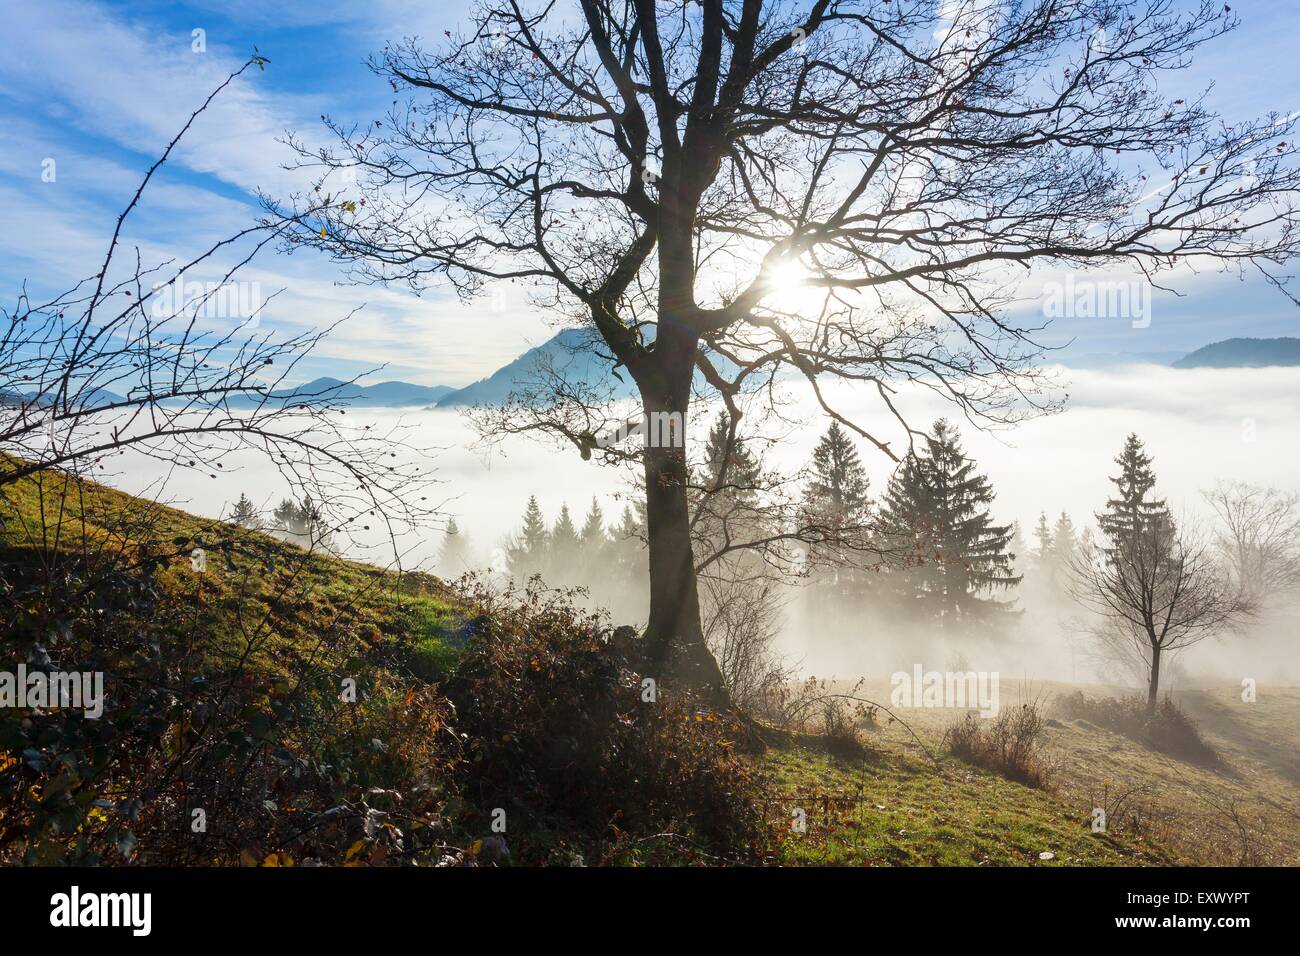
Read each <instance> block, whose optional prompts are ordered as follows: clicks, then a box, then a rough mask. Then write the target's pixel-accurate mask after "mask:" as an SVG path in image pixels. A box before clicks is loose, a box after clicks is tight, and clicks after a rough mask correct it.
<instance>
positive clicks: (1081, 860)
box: [764, 747, 1177, 866]
mask: <svg viewBox="0 0 1300 956" xmlns="http://www.w3.org/2000/svg"><path fill="white" fill-rule="evenodd" d="M940 763H941V766H940V767H939V768H936V767H935V766H934V765H933V764H932V763H931V762H930V761H929V760H928V759H926V758H925V757H924V756H922V755H919V754H915V753H908V752H906V751H904V750H903V749H899V748H894V747H887V748H884V749H873V750H872V751H870V752H868V754H867V755H866V756H865V757H864V758H863V759H861V760H853V761H849V760H845V759H843V758H837V757H831V756H827V755H822V754H816V753H813V752H810V751H808V750H806V749H791V750H773V751H771V752H770V753H769V754H768V755H767V756H766V757H765V758H764V765H765V767H766V769H767V770H768V772H769V773H770V774H771V777H772V788H773V791H774V796H775V799H774V800H773V806H772V816H773V820H774V824H775V825H778V826H780V827H781V828H782V829H783V830H784V831H785V832H784V833H783V834H782V836H781V842H780V850H779V856H778V859H779V862H781V863H783V864H787V865H819V866H846V865H847V866H1137V865H1152V864H1164V863H1172V862H1177V859H1176V858H1175V857H1174V856H1172V855H1171V854H1170V853H1169V852H1168V851H1165V850H1163V849H1162V848H1160V847H1159V846H1157V845H1154V844H1152V843H1151V842H1149V841H1146V840H1142V839H1132V838H1127V837H1118V836H1114V835H1110V834H1094V833H1092V832H1091V829H1090V827H1089V821H1088V819H1087V817H1086V816H1085V815H1084V814H1082V813H1079V812H1077V811H1075V810H1073V809H1072V808H1071V807H1069V806H1068V805H1066V804H1064V803H1062V802H1061V801H1060V800H1058V799H1056V798H1055V797H1054V796H1053V795H1051V794H1049V793H1044V792H1042V791H1039V790H1033V789H1030V788H1028V787H1024V786H1022V785H1020V784H1017V783H1013V782H1011V781H1008V780H1004V779H1002V778H1000V777H998V776H996V775H993V774H990V773H987V772H985V771H981V770H977V769H975V768H971V767H967V766H965V765H963V764H961V763H959V762H957V761H955V760H949V759H944V760H941V762H940ZM795 808H802V809H803V810H804V811H805V813H806V817H805V827H806V829H805V832H803V833H799V832H795V831H794V830H793V828H792V826H791V824H792V822H793V813H794V809H795ZM1044 852H1047V853H1051V854H1052V858H1051V859H1050V860H1044V859H1041V858H1040V855H1041V854H1042V853H1044Z"/></svg>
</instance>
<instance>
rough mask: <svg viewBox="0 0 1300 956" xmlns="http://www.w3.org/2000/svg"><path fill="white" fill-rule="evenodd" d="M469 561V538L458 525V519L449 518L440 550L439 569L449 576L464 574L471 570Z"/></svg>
mask: <svg viewBox="0 0 1300 956" xmlns="http://www.w3.org/2000/svg"><path fill="white" fill-rule="evenodd" d="M469 561H470V548H469V538H468V537H467V536H466V535H465V533H464V532H463V531H461V530H460V528H459V527H458V526H457V525H456V519H455V518H449V519H448V520H447V529H446V531H445V533H444V534H443V538H442V549H441V550H440V551H439V552H438V570H439V571H440V572H441V573H442V574H444V575H447V576H454V575H460V574H464V573H465V572H466V571H468V570H469Z"/></svg>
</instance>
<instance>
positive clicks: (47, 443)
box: [0, 55, 432, 541]
mask: <svg viewBox="0 0 1300 956" xmlns="http://www.w3.org/2000/svg"><path fill="white" fill-rule="evenodd" d="M265 62H266V60H265V58H263V57H261V56H258V55H254V56H252V57H250V58H249V60H248V61H246V62H245V63H244V64H243V66H241V67H240V68H239V69H238V70H236V71H234V72H233V73H231V74H230V75H229V76H228V77H227V78H226V79H225V81H224V82H223V83H221V84H220V86H218V87H217V88H216V89H215V90H214V91H213V92H212V93H211V94H210V95H209V96H208V98H207V99H206V100H205V101H204V102H203V104H202V105H200V106H199V107H198V109H196V110H195V111H194V112H193V113H192V114H191V115H190V117H189V119H188V120H187V122H186V123H185V124H184V126H183V128H182V129H181V130H180V132H179V133H177V135H176V136H175V137H174V138H173V139H172V141H171V142H170V143H169V144H168V145H167V147H166V148H165V149H164V150H163V152H162V154H161V155H160V156H159V158H158V159H157V161H156V162H154V164H153V165H152V166H151V167H150V168H149V170H148V171H147V172H146V173H145V175H144V177H143V178H142V180H141V182H140V184H139V186H138V188H137V189H136V191H135V193H134V195H133V196H132V197H131V199H130V201H129V202H128V203H127V205H126V207H125V208H124V209H123V210H122V212H121V213H120V214H119V215H118V217H117V220H116V222H115V224H114V228H113V233H112V236H111V239H110V240H109V243H108V247H107V250H106V252H105V255H104V258H103V261H102V262H101V263H100V265H99V271H98V272H97V273H96V274H95V275H93V276H90V277H89V278H87V279H84V280H82V281H81V282H79V283H78V284H77V285H76V286H75V287H73V288H72V289H70V290H68V291H66V292H63V293H62V294H59V295H57V296H55V297H54V298H51V299H49V300H46V301H38V302H34V301H32V300H31V298H30V297H29V295H28V294H27V292H26V290H25V289H24V290H23V291H22V292H21V294H20V295H19V296H18V299H17V302H16V304H15V305H14V306H13V307H12V308H5V309H4V310H3V311H0V495H3V494H4V492H5V489H7V488H10V487H12V486H14V485H15V484H16V483H18V482H20V481H21V480H22V479H24V478H27V477H28V476H32V475H38V474H41V473H43V472H47V471H51V470H57V471H61V472H65V473H76V474H79V475H82V476H87V477H98V478H100V479H101V480H102V479H103V478H105V477H107V476H108V475H109V474H110V471H109V469H110V466H111V465H112V464H113V463H114V462H115V461H116V462H127V461H129V460H130V458H129V456H131V455H141V456H144V457H146V458H150V459H153V460H154V461H156V462H160V463H162V464H163V465H164V466H165V467H166V468H167V470H168V471H169V472H170V470H173V469H188V470H192V471H195V472H199V473H203V474H208V475H211V476H212V477H213V478H215V477H216V476H217V474H218V473H219V472H222V471H230V470H232V466H233V467H235V468H237V467H238V463H237V462H238V455H239V453H240V452H242V451H249V450H251V451H254V452H256V453H260V454H263V455H267V456H269V457H270V458H271V460H272V461H274V462H275V464H276V466H277V468H278V469H279V471H280V472H281V474H282V475H283V476H284V477H285V478H286V479H287V480H288V482H289V484H290V485H291V486H293V487H294V488H296V489H300V490H302V491H303V492H304V493H306V494H308V495H310V496H312V497H314V498H315V499H316V500H317V501H322V502H328V503H329V508H330V512H331V515H333V516H334V520H336V522H337V524H338V525H340V526H348V525H352V524H353V522H356V521H358V520H361V522H362V524H364V523H365V518H366V517H368V516H370V515H373V516H374V518H375V522H376V524H378V525H380V526H383V527H384V528H385V529H386V531H387V537H388V538H389V540H390V541H395V538H396V535H397V534H398V533H399V528H398V526H399V525H405V524H407V523H408V522H413V521H415V520H417V519H418V518H419V517H420V516H422V515H427V514H428V513H430V512H431V510H432V509H431V507H430V506H427V505H424V504H421V502H422V501H427V498H428V496H427V494H425V490H426V488H427V485H428V484H429V482H430V479H431V472H430V471H429V469H428V466H427V463H426V462H425V461H423V460H422V455H421V454H420V453H419V452H418V450H417V449H414V448H412V447H411V446H410V445H409V444H407V443H406V442H405V441H404V439H403V434H402V428H401V426H400V425H399V426H396V427H394V428H386V429H384V431H383V432H382V433H380V432H379V431H377V430H375V429H374V428H372V427H370V426H366V425H358V426H356V427H352V426H349V425H348V424H347V423H346V422H347V420H346V418H345V417H344V414H345V413H344V410H343V408H342V404H343V403H342V400H341V399H342V395H343V393H344V392H345V389H344V388H342V387H341V386H332V387H329V388H324V389H321V390H319V391H314V392H312V391H307V390H304V389H301V388H297V389H292V388H288V387H287V383H288V382H290V381H292V379H293V376H294V373H295V370H296V369H297V368H298V366H299V364H300V363H301V362H302V360H303V359H304V358H306V357H307V356H308V355H309V354H310V353H311V351H312V350H313V348H315V346H316V345H317V344H318V343H319V342H320V341H321V340H322V339H323V338H324V337H325V336H326V335H327V334H328V333H329V331H330V329H331V328H333V326H331V327H330V328H326V329H322V330H310V331H307V332H303V333H300V334H297V335H292V336H289V337H285V338H277V337H275V336H274V335H273V334H272V333H271V332H269V331H265V330H259V327H260V320H261V317H262V313H263V310H264V309H265V307H266V304H267V302H269V301H271V300H272V299H274V298H275V295H276V294H278V293H272V294H271V295H270V296H268V297H267V298H266V299H262V298H261V296H260V288H259V287H256V286H254V287H253V288H251V289H250V288H249V284H248V283H243V282H240V281H239V280H237V273H238V271H239V270H240V269H241V268H242V267H243V266H245V265H247V263H248V262H250V261H251V260H252V259H253V258H254V257H255V256H256V255H257V254H258V253H259V252H260V251H261V250H263V249H264V248H265V247H266V246H267V245H268V244H271V243H273V242H275V240H276V239H277V238H278V237H279V236H280V235H282V234H283V232H284V231H285V230H286V229H288V228H291V227H292V226H293V225H295V222H294V221H293V220H290V221H286V222H281V223H274V224H266V223H263V224H257V225H251V226H249V227H248V228H246V229H244V230H241V231H240V232H238V233H236V234H235V235H232V236H229V237H227V238H224V239H222V240H220V241H217V242H215V243H212V244H211V245H209V246H207V247H206V248H204V249H203V250H202V251H201V252H199V253H198V254H197V255H195V256H194V257H193V258H191V259H189V260H188V261H186V262H183V263H177V262H174V261H168V262H164V263H161V264H159V265H156V266H153V267H145V266H144V265H143V264H142V263H141V259H140V254H139V251H138V250H136V251H135V253H134V255H130V254H128V255H126V256H123V248H122V245H123V237H124V227H125V226H126V224H127V221H128V219H129V217H130V216H131V214H132V213H133V212H134V211H135V210H136V209H137V208H138V207H139V205H140V203H141V199H142V197H143V196H144V193H145V190H146V188H147V187H148V186H149V184H150V183H151V182H152V181H153V179H154V176H155V174H156V173H158V171H159V170H160V169H161V168H162V166H163V164H164V163H166V162H167V160H168V159H169V158H170V157H171V155H172V153H173V151H174V150H175V149H176V147H177V144H178V143H179V142H180V141H181V138H182V137H183V136H185V134H186V133H187V132H188V131H189V130H190V129H191V127H192V126H193V125H194V123H195V122H196V120H198V118H199V117H200V115H201V114H202V113H203V112H204V111H205V110H206V109H207V108H208V106H209V105H210V104H211V103H212V101H213V100H214V99H215V98H216V97H217V96H218V95H219V94H220V93H221V92H222V91H223V90H224V89H225V88H226V87H227V86H229V85H230V84H231V83H232V82H234V81H235V79H236V78H238V77H239V76H240V75H241V74H243V73H244V72H245V71H247V70H248V69H249V68H251V67H253V66H259V67H260V66H263V65H264V64H265ZM329 202H330V200H329V198H328V197H325V198H324V199H323V200H321V202H320V203H318V204H317V205H314V206H311V207H308V208H307V209H306V210H305V211H306V212H307V214H309V215H311V214H315V213H316V212H318V211H319V210H320V209H321V208H324V206H326V205H328V203H329ZM223 254H225V256H226V258H227V260H229V259H233V260H234V261H233V263H231V262H230V261H226V262H225V263H224V264H221V263H219V261H218V260H219V259H220V258H222V256H223ZM124 258H125V259H127V261H126V262H122V261H121V260H122V259H124ZM204 270H207V271H208V273H209V274H216V275H218V276H219V278H218V279H217V280H216V281H210V282H195V281H192V280H187V278H186V273H187V272H188V273H189V275H190V276H191V277H193V276H194V275H196V274H198V273H201V272H202V271H204ZM227 320H230V321H229V322H227ZM349 530H351V529H349ZM363 537H371V536H363Z"/></svg>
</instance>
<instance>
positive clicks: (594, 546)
mask: <svg viewBox="0 0 1300 956" xmlns="http://www.w3.org/2000/svg"><path fill="white" fill-rule="evenodd" d="M578 536H579V538H581V540H582V547H583V550H584V551H587V552H594V551H597V550H599V549H600V548H601V546H602V545H604V543H605V540H606V538H605V513H604V512H603V511H601V510H600V502H599V501H597V500H596V499H595V498H592V499H591V510H590V511H588V512H587V517H586V519H585V520H584V521H583V522H582V531H580V532H579V534H578Z"/></svg>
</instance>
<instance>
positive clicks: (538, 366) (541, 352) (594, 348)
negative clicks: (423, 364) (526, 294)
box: [438, 329, 637, 408]
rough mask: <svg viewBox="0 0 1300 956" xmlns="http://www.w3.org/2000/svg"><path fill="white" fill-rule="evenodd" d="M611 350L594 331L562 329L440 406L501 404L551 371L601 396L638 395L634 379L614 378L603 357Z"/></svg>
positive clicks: (448, 398) (459, 391) (456, 392)
mask: <svg viewBox="0 0 1300 956" xmlns="http://www.w3.org/2000/svg"><path fill="white" fill-rule="evenodd" d="M608 351H609V347H608V346H606V345H604V343H603V340H602V339H601V338H600V334H599V333H598V332H596V331H595V330H593V329H563V330H562V331H560V332H558V333H556V334H555V335H554V336H552V337H551V338H550V339H548V340H547V341H545V342H543V343H542V344H541V345H538V346H534V347H533V348H531V349H529V350H528V351H526V352H524V353H523V354H522V355H520V356H519V358H517V359H515V360H514V361H513V362H510V363H509V364H507V365H503V366H501V368H499V369H497V370H496V371H495V372H493V373H492V374H491V375H489V376H488V377H487V378H483V379H479V380H478V381H477V382H474V383H473V384H472V385H466V386H465V387H464V388H461V389H457V390H456V391H453V392H452V393H451V394H450V395H447V396H445V397H444V398H443V399H442V400H441V401H440V402H438V407H439V408H458V407H461V408H463V407H467V406H472V405H500V404H502V403H504V402H505V401H507V400H508V399H509V397H510V394H511V392H515V391H517V390H518V388H519V387H520V386H527V385H529V384H530V383H536V382H537V381H538V377H539V376H538V373H544V372H545V371H546V370H547V369H548V368H549V369H553V370H554V371H555V372H556V373H557V374H559V375H562V376H563V377H564V380H565V381H566V382H568V383H570V384H573V385H585V386H588V387H590V388H592V389H593V390H596V391H597V392H598V393H600V394H604V393H606V392H610V393H612V395H613V396H614V397H632V396H635V395H636V394H637V391H636V386H635V385H634V384H633V382H632V376H631V375H629V374H628V373H627V372H621V373H619V375H618V376H615V374H614V370H613V368H612V366H611V364H610V362H609V360H608V359H607V358H605V357H604V356H605V355H607V354H608ZM620 378H621V379H622V380H621V381H620Z"/></svg>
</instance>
